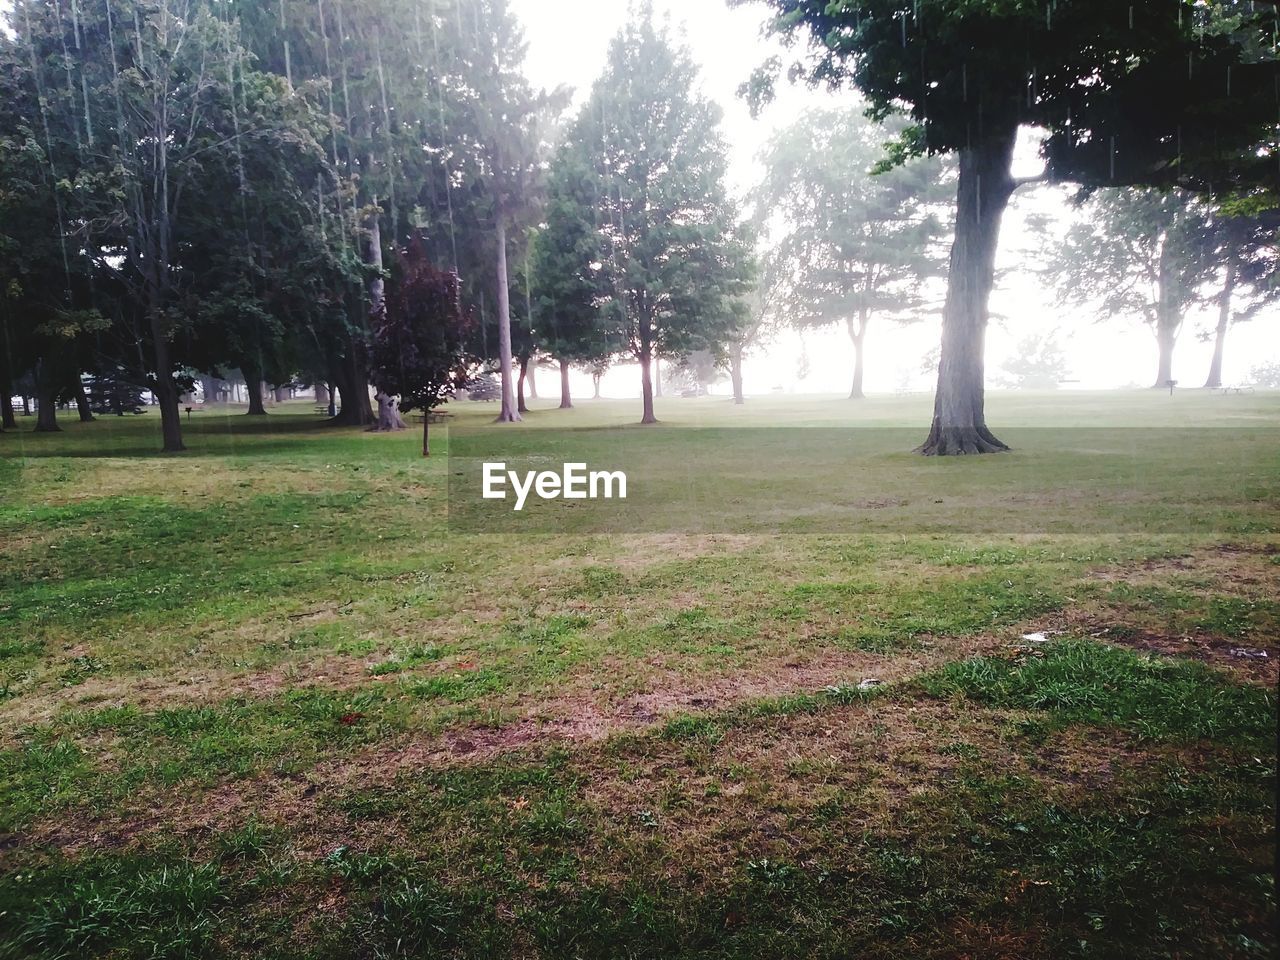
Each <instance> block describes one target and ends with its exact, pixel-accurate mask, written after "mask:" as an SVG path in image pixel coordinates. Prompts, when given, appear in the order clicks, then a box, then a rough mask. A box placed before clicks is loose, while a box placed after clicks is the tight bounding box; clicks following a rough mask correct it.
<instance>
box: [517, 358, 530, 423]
mask: <svg viewBox="0 0 1280 960" xmlns="http://www.w3.org/2000/svg"><path fill="white" fill-rule="evenodd" d="M528 379H529V358H528V357H521V358H520V377H519V379H517V380H516V409H517V410H519V411H520V412H521V413H528V412H529V408H528V407H527V406H525V403H524V385H525V383H526V382H527V381H528Z"/></svg>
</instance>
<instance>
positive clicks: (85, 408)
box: [71, 374, 93, 423]
mask: <svg viewBox="0 0 1280 960" xmlns="http://www.w3.org/2000/svg"><path fill="white" fill-rule="evenodd" d="M71 391H72V395H73V397H74V398H75V401H76V413H78V414H79V415H80V422H81V423H93V411H92V410H90V409H89V395H88V394H86V393H85V392H84V381H83V380H81V379H80V376H79V374H77V375H76V377H75V380H74V381H73V382H72V384H71Z"/></svg>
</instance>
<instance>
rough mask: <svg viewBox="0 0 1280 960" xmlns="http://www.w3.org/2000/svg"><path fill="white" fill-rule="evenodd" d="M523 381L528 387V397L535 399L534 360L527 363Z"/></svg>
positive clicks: (536, 391)
mask: <svg viewBox="0 0 1280 960" xmlns="http://www.w3.org/2000/svg"><path fill="white" fill-rule="evenodd" d="M524 382H525V386H527V387H528V388H529V399H530V400H537V399H538V364H537V363H535V362H530V363H529V369H528V370H527V371H526V373H525V378H524Z"/></svg>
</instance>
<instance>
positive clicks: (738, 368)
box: [729, 343, 747, 404]
mask: <svg viewBox="0 0 1280 960" xmlns="http://www.w3.org/2000/svg"><path fill="white" fill-rule="evenodd" d="M729 379H730V380H731V381H732V382H733V402H734V403H739V404H741V403H746V402H747V400H746V397H744V396H743V395H742V344H740V343H735V344H734V345H733V346H732V347H730V349H729Z"/></svg>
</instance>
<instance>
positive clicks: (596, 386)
mask: <svg viewBox="0 0 1280 960" xmlns="http://www.w3.org/2000/svg"><path fill="white" fill-rule="evenodd" d="M600 380H601V376H600V374H598V373H593V374H592V375H591V389H592V391H593V393H592V394H591V399H592V400H599V399H600Z"/></svg>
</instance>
